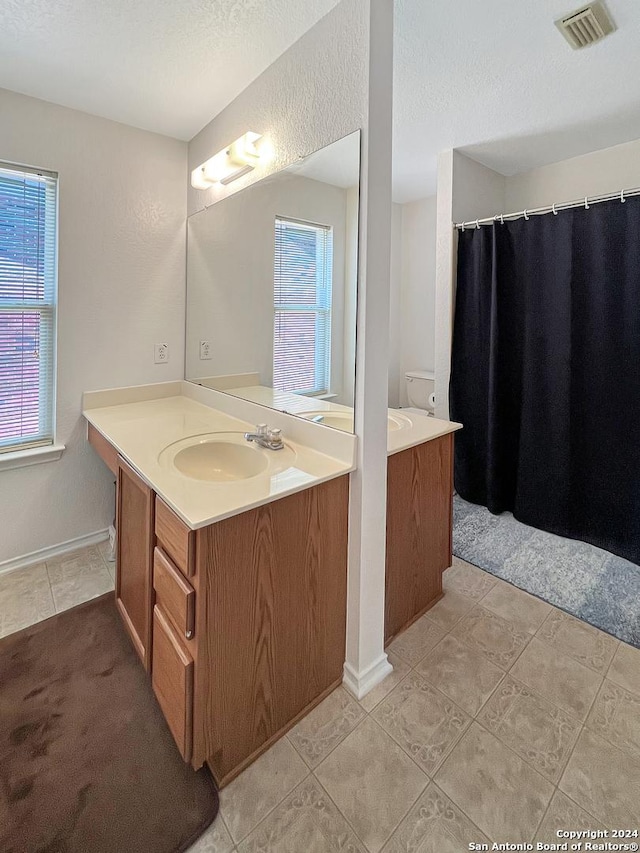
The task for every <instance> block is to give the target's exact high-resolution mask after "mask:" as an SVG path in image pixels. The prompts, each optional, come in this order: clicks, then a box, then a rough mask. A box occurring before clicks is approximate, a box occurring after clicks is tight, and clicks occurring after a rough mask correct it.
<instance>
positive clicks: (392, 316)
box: [388, 204, 404, 409]
mask: <svg viewBox="0 0 640 853" xmlns="http://www.w3.org/2000/svg"><path fill="white" fill-rule="evenodd" d="M389 282H390V292H389V300H390V304H389V379H388V386H389V390H388V393H389V406H390V407H391V408H392V409H397V408H398V406H399V405H400V390H401V389H400V373H401V370H402V335H403V332H404V329H403V328H402V311H401V307H402V205H401V204H394V205H393V209H392V213H391V271H390V275H389Z"/></svg>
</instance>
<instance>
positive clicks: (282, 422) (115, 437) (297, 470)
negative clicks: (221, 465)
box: [83, 381, 461, 530]
mask: <svg viewBox="0 0 640 853" xmlns="http://www.w3.org/2000/svg"><path fill="white" fill-rule="evenodd" d="M236 391H237V392H238V393H241V396H233V393H234V392H236ZM245 394H246V396H245ZM265 405H269V406H270V407H271V406H274V407H275V408H276V410H275V411H267V410H265V409H263V408H262V406H265ZM310 411H323V412H325V411H326V412H327V413H329V412H332V411H333V412H336V413H344V414H346V415H347V417H348V416H349V415H352V414H353V409H351V408H350V407H348V406H342V405H340V404H337V403H330V402H329V401H323V400H318V399H316V398H307V397H301V396H299V395H294V394H282V393H281V392H274V391H273V390H272V389H269V388H264V387H262V386H252V387H245V388H242V389H230V391H229V392H227V393H224V392H221V391H215V390H212V389H210V388H205V387H202V386H200V385H195V384H193V383H191V382H186V381H176V382H165V383H159V384H155V385H142V386H134V387H130V388H119V389H112V390H108V391H94V392H88V393H85V394H84V395H83V414H84V417H85V418H86V419H87V421H88V422H89V423H91V424H92V425H93V426H94V427H95V428H96V429H97V430H98V432H100V433H101V434H102V435H103V436H104V437H105V438H106V439H107V441H109V442H110V443H111V444H112V445H113V446H114V447H115V448H116V450H117V451H118V453H120V455H121V456H122V457H124V459H126V460H127V462H129V464H131V465H132V466H133V468H135V470H136V471H138V473H139V474H140V475H141V477H142V478H143V479H144V480H145V481H146V482H147V483H148V485H149V486H150V487H151V488H152V489H153V490H154V491H155V492H156V493H157V494H159V495H160V497H161V498H162V499H163V500H164V501H165V502H166V503H167V504H168V505H169V506H170V507H171V508H172V509H173V510H174V511H175V512H176V514H177V515H178V516H179V517H180V518H181V519H182V520H183V521H184V522H185V524H187V525H188V526H189V527H190V528H192V529H194V530H195V529H197V528H200V527H206V526H207V525H208V524H212V523H213V522H215V521H221V520H222V519H224V518H229V517H230V516H233V515H237V514H238V513H240V512H245V511H247V510H250V509H253V508H255V507H257V506H261V505H262V504H266V503H269V502H270V501H273V500H277V499H279V498H282V497H286V496H287V495H291V494H294V493H295V492H299V491H302V490H304V489H307V488H310V487H311V486H315V485H318V484H319V483H323V482H325V481H327V480H331V479H333V478H334V477H339V476H341V475H343V474H347V473H349V472H350V471H353V470H354V468H355V458H356V454H355V450H356V437H355V436H354V435H352V434H351V432H350V431H349V430H346V429H337V428H331V427H329V426H326V425H325V426H323V425H322V424H317V423H313V422H311V421H309V420H307V419H304V418H302V417H300V415H301V414H303V413H304V412H310ZM294 412H295V414H294ZM389 416H390V417H391V418H393V419H394V422H395V424H396V426H397V425H398V424H399V425H400V426H399V428H396V429H393V430H389V433H388V454H392V453H398V452H399V451H401V450H406V449H407V448H409V447H414V446H416V445H418V444H423V443H424V442H425V441H431V440H432V439H434V438H438V437H440V436H442V435H446V434H448V433H451V432H454V431H455V430H457V429H460V427H461V425H460V424H456V423H452V422H450V421H443V420H439V419H437V418H432V417H428V416H426V415H419V414H414V413H410V414H406V413H405V412H404V411H403V410H402V409H398V410H395V409H389ZM259 421H267V422H268V423H269V424H270V426H272V427H279V428H281V429H282V433H283V437H284V440H285V444H286V446H287V449H286V450H285V451H282V456H280V457H279V456H278V454H279V453H280V451H272V450H263V449H260V450H259V451H258V452H260V453H262V454H266V455H267V458H268V461H269V466H270V470H268V471H266V472H265V473H262V474H258V475H256V476H253V477H250V478H247V479H241V480H235V481H227V482H224V483H220V482H207V481H203V480H198V479H193V478H191V477H187V476H185V474H182V473H180V472H179V471H177V470H176V469H175V468H174V467H173V466H172V465H171V464H167V460H166V457H167V453H166V452H165V453H164V454H163V453H162V452H163V451H164V450H165V448H167V447H168V446H169V445H171V444H173V443H175V442H178V441H182V440H184V439H185V438H188V437H195V436H199V435H206V434H208V433H220V432H227V433H235V434H236V435H235V438H236V439H237V436H238V434H241V433H245V432H252V431H253V430H254V428H255V424H256V423H257V422H259ZM161 454H162V456H161Z"/></svg>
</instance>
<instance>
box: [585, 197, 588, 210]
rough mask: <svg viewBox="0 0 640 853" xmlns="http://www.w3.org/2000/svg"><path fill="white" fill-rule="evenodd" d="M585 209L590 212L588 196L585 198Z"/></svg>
mask: <svg viewBox="0 0 640 853" xmlns="http://www.w3.org/2000/svg"><path fill="white" fill-rule="evenodd" d="M584 209H585V210H589V204H588V198H587V196H585V197H584Z"/></svg>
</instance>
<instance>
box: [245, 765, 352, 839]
mask: <svg viewBox="0 0 640 853" xmlns="http://www.w3.org/2000/svg"><path fill="white" fill-rule="evenodd" d="M267 851H268V853H366V851H365V848H364V846H363V844H362V843H361V842H360V841H359V839H358V838H357V837H356V835H355V833H354V832H353V830H352V829H351V827H350V826H349V824H348V823H347V821H346V820H345V819H344V817H343V816H342V815H341V814H340V812H339V811H338V809H337V808H336V806H335V805H334V803H332V802H331V798H330V797H329V796H328V795H327V792H326V791H325V790H324V789H323V788H322V786H321V785H320V783H319V782H318V780H317V779H315V778H314V777H313V776H309V777H308V778H307V779H305V781H304V782H303V783H302V784H301V785H299V786H298V787H297V788H296V789H295V791H293V792H292V793H291V794H290V795H289V796H288V797H287V798H286V800H284V802H282V803H281V804H280V805H279V806H278V807H277V808H276V809H274V810H273V811H272V812H271V814H270V815H269V816H268V817H267V818H266V819H265V820H264V821H263V822H262V823H261V824H260V825H259V826H258V827H257V828H256V829H255V830H254V831H253V832H252V833H251V835H250V836H249V837H248V838H247V839H245V840H244V841H243V842H242V844H240V845H239V847H238V853H267Z"/></svg>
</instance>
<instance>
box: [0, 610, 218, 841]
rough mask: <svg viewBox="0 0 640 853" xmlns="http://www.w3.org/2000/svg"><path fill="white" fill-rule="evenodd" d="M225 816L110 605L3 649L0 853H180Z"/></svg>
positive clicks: (63, 618)
mask: <svg viewBox="0 0 640 853" xmlns="http://www.w3.org/2000/svg"><path fill="white" fill-rule="evenodd" d="M217 811H218V795H217V793H216V790H215V787H214V784H213V780H212V779H211V776H210V775H209V773H208V771H207V770H205V769H203V770H200V771H199V772H198V773H195V772H194V771H193V770H192V769H191V767H189V766H188V765H186V764H184V762H183V761H182V759H181V757H180V755H179V754H178V750H177V749H176V746H175V744H174V742H173V740H172V738H171V735H170V733H169V730H168V728H167V726H166V723H165V722H164V718H163V716H162V714H161V712H160V709H159V708H158V705H157V704H156V701H155V698H154V695H153V692H152V690H151V686H150V684H149V680H148V678H147V675H146V674H145V672H144V670H143V668H142V665H141V663H140V661H139V660H138V658H137V656H136V654H135V652H134V651H133V649H132V647H131V644H130V643H129V640H128V638H127V636H126V635H125V633H124V629H123V628H122V626H121V624H120V619H119V617H118V615H117V612H116V607H115V602H114V596H113V593H110V594H109V595H106V596H102V597H101V598H98V599H94V600H93V601H90V602H87V603H86V604H81V605H80V606H79V607H75V608H73V610H68V611H67V612H66V613H61V614H59V615H57V616H53V617H52V618H51V619H47V620H46V621H45V622H40V623H39V624H37V625H33V626H32V627H30V628H27V629H25V630H23V631H19V632H18V633H17V634H12V635H11V636H9V637H5V638H4V639H2V640H0V851H2V853H178V851H184V850H186V849H187V848H188V847H189V845H190V844H191V843H193V842H194V841H195V840H196V838H198V836H199V835H200V834H201V833H202V832H204V830H205V829H206V828H207V826H209V824H210V823H211V822H212V820H213V819H214V818H215V816H216V814H217Z"/></svg>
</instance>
